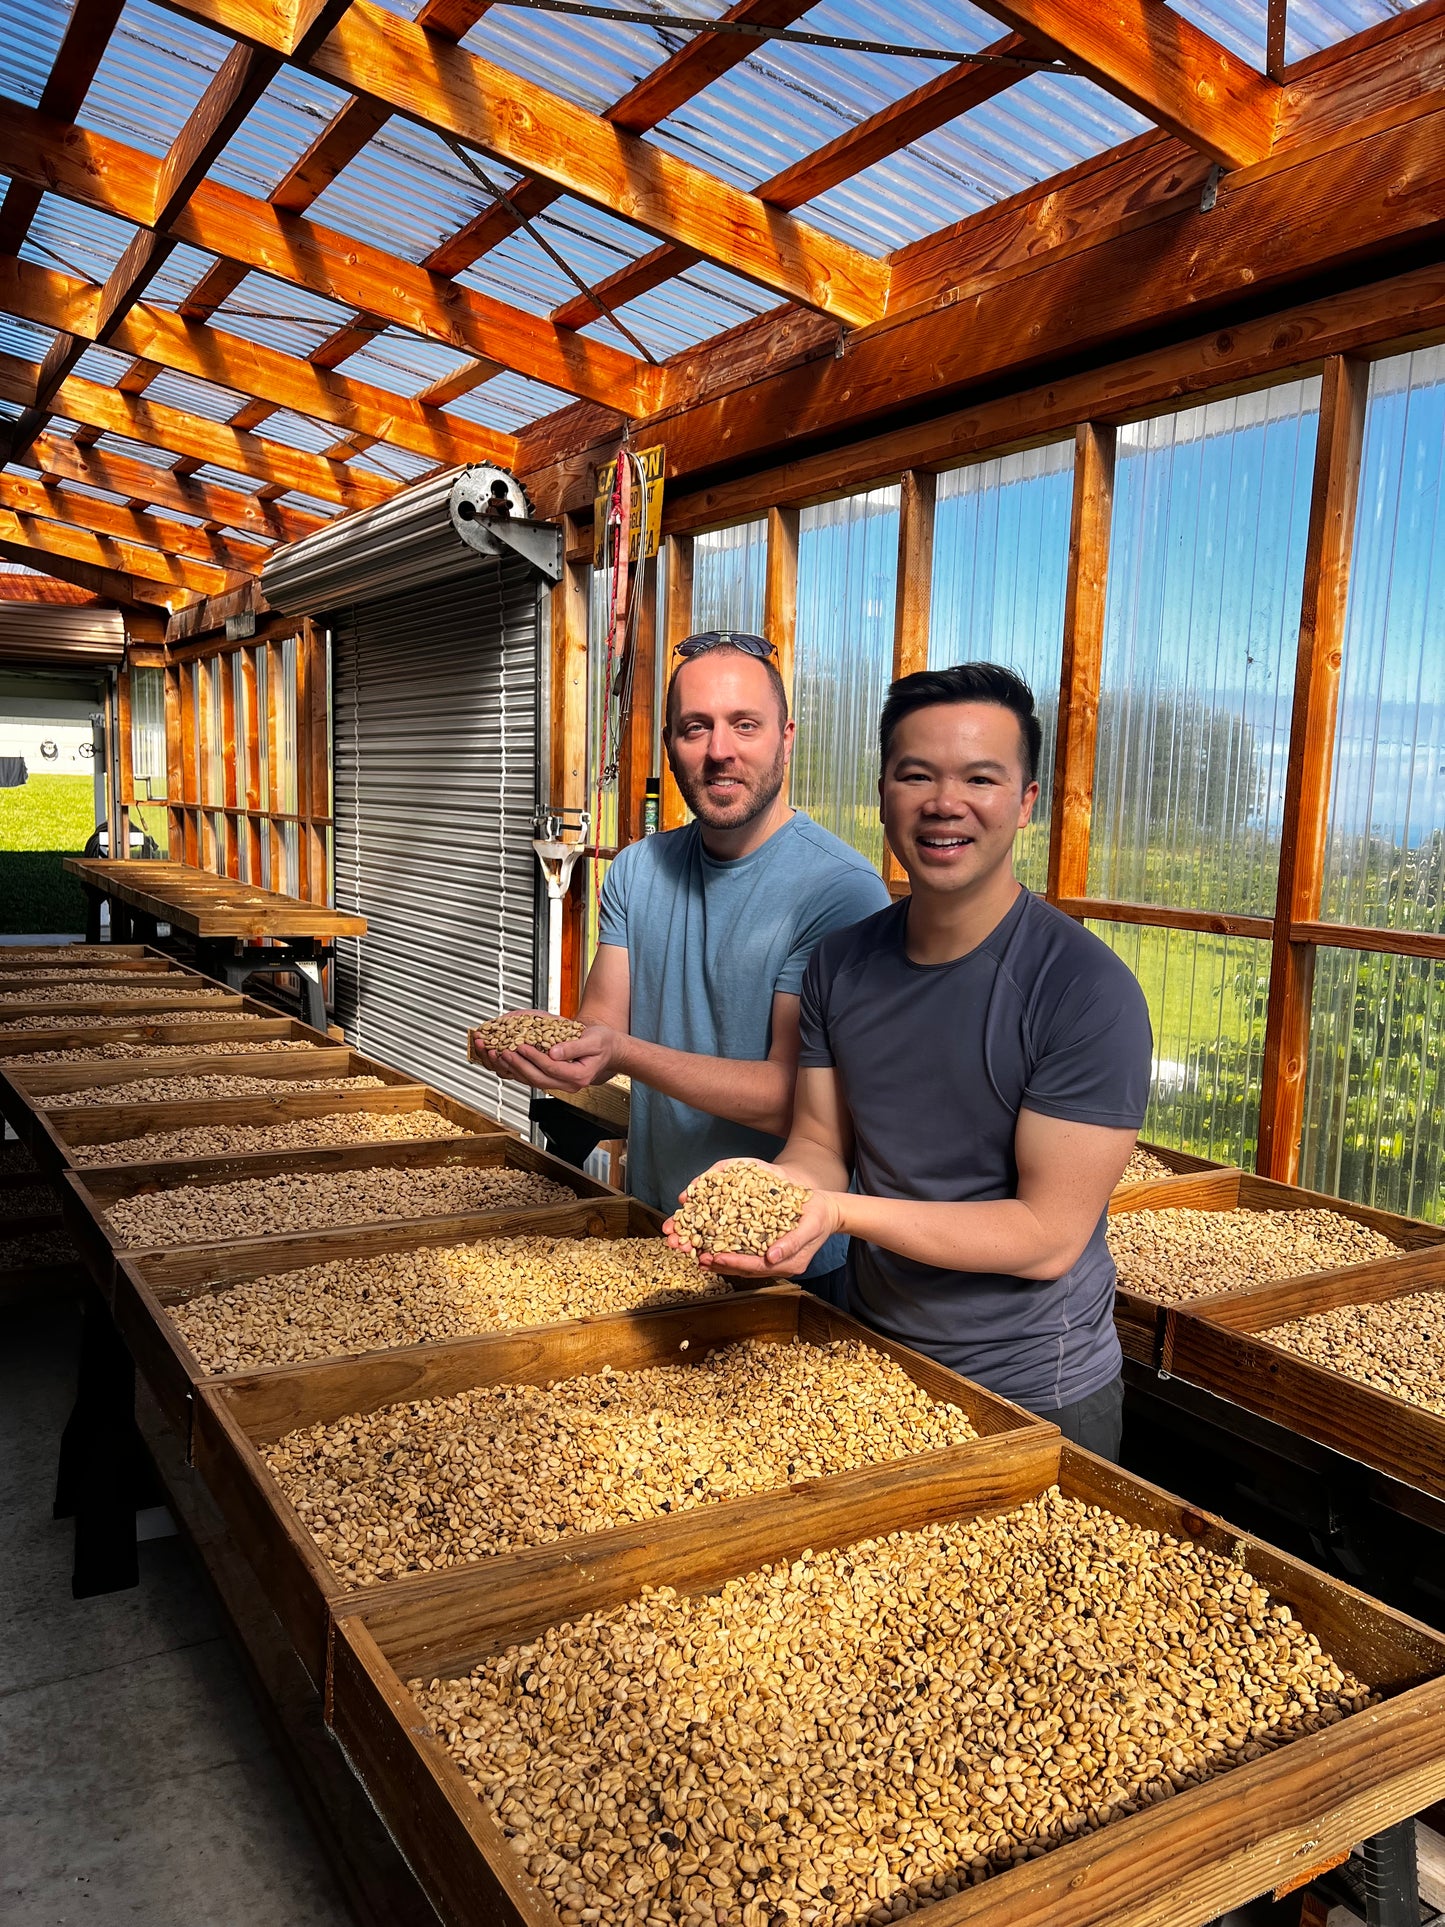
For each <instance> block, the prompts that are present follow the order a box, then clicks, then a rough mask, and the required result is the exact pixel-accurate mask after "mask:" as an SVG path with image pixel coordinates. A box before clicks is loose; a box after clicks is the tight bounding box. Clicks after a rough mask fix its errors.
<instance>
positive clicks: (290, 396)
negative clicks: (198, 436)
mask: <svg viewBox="0 0 1445 1927" xmlns="http://www.w3.org/2000/svg"><path fill="white" fill-rule="evenodd" d="M100 306H101V290H100V289H98V288H96V287H95V286H94V285H93V284H92V283H90V282H86V281H79V280H77V279H75V277H73V276H71V275H66V274H59V273H57V272H55V271H54V270H53V269H50V268H41V267H37V266H35V264H34V263H32V262H29V261H16V260H13V259H12V260H8V261H4V260H0V308H3V309H5V310H6V311H8V312H9V313H10V314H15V315H20V316H23V318H24V319H25V320H27V321H34V322H38V323H40V324H41V325H42V326H44V327H48V328H57V329H62V330H69V331H70V332H71V333H72V335H74V336H76V337H79V338H81V339H83V340H85V341H92V340H96V339H98V338H99V330H100V322H101V315H100V312H99V310H100ZM110 345H111V347H113V348H116V349H119V350H120V351H121V352H122V353H125V354H131V355H136V356H139V357H142V358H143V360H144V362H145V364H146V369H145V373H146V374H147V375H148V374H149V371H150V370H151V369H159V368H171V369H174V370H176V371H177V372H178V373H180V374H185V375H192V376H195V377H197V378H198V379H200V380H202V381H211V382H216V383H219V384H220V386H221V387H223V388H230V389H234V390H235V391H236V392H237V393H238V394H242V395H250V396H253V397H254V398H255V399H256V400H257V401H258V402H259V403H264V404H265V406H264V407H262V408H261V410H260V413H259V414H258V415H257V416H256V417H255V418H254V419H251V420H247V421H244V422H242V421H233V423H232V426H239V427H246V428H254V427H255V426H256V425H257V423H258V422H259V421H261V420H264V418H265V416H266V415H267V414H268V413H269V412H270V411H271V409H272V408H290V409H293V410H295V411H296V412H297V413H298V414H301V415H310V416H312V417H313V418H314V419H316V420H318V421H325V422H332V423H334V424H335V425H336V426H337V427H339V428H343V429H345V430H347V431H348V432H359V433H361V434H364V435H368V436H370V437H372V438H373V439H375V440H376V441H380V442H392V443H395V445H396V446H397V447H399V448H408V449H411V450H412V451H414V452H415V453H416V454H418V455H425V456H427V457H429V458H430V459H431V460H432V461H434V462H445V463H449V464H453V465H454V464H457V463H462V462H499V463H501V464H503V465H506V464H509V463H511V462H512V461H514V460H515V459H516V452H517V451H516V441H515V438H514V437H513V436H510V435H506V434H502V433H500V432H496V431H494V430H492V429H488V428H479V427H477V426H475V425H474V424H473V423H471V422H464V421H461V420H459V419H456V418H454V417H451V416H447V415H444V414H442V413H441V411H440V410H439V409H437V408H435V407H429V406H426V405H423V404H421V403H418V402H415V401H409V400H407V399H406V398H405V397H404V396H400V395H392V394H389V393H388V392H387V391H386V389H384V388H373V387H371V386H370V385H369V384H368V383H366V382H360V381H353V380H351V379H350V378H349V377H347V376H345V375H335V374H331V373H328V372H327V371H326V370H325V369H322V368H313V367H312V366H311V365H310V364H308V363H306V362H303V361H298V360H297V359H296V358H295V357H294V356H291V355H283V354H281V353H279V352H278V351H277V350H276V349H274V348H267V347H264V346H262V345H260V344H259V343H256V342H251V341H247V340H245V339H244V338H243V337H242V336H240V335H231V334H226V333H224V332H222V330H220V329H219V328H212V327H208V326H207V325H206V324H205V323H203V322H199V321H182V320H181V319H180V318H179V317H178V316H177V315H173V314H169V313H167V311H166V310H165V309H163V308H156V307H152V306H150V305H149V304H148V303H141V304H140V305H138V306H137V307H135V308H134V309H132V311H131V312H130V313H129V314H128V315H126V316H125V317H124V319H123V320H121V321H120V322H118V323H117V324H116V325H115V326H113V327H112V329H111V331H110ZM121 387H122V388H123V390H124V392H126V393H131V394H134V393H138V392H140V390H141V389H142V388H143V387H144V381H134V380H127V381H124V382H122V384H121Z"/></svg>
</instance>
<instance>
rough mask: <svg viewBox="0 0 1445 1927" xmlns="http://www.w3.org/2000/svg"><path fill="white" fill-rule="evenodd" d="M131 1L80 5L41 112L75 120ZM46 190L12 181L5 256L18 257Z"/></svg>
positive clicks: (4, 218)
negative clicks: (42, 193)
mask: <svg viewBox="0 0 1445 1927" xmlns="http://www.w3.org/2000/svg"><path fill="white" fill-rule="evenodd" d="M124 5H125V0H75V6H74V7H73V8H72V10H71V15H70V19H69V20H68V21H67V22H66V27H65V38H64V39H63V40H62V41H61V43H60V47H59V49H58V51H57V53H56V56H55V60H54V63H53V64H52V66H51V69H50V72H49V74H48V75H47V76H46V81H45V86H44V87H43V88H42V90H41V94H40V111H41V113H42V114H49V115H51V116H52V117H53V118H54V119H55V120H74V119H75V117H76V115H77V114H78V113H79V112H80V107H81V103H82V101H83V100H84V99H85V96H86V93H87V91H88V90H89V87H90V83H91V81H92V80H93V79H94V78H95V70H96V68H97V67H98V66H99V65H100V63H101V61H102V59H103V58H104V56H105V50H106V48H107V47H108V46H109V44H110V36H111V34H112V33H113V32H114V30H115V23H116V21H117V20H119V18H120V15H121V9H122V7H123V6H124ZM40 195H41V189H40V188H39V187H37V186H36V185H35V184H34V183H33V182H30V181H16V180H12V181H11V182H10V184H9V186H8V187H7V188H6V190H5V199H4V203H3V205H0V253H5V254H16V253H18V252H19V250H20V243H21V242H22V241H23V240H24V239H25V236H26V234H27V233H28V231H29V228H30V223H31V221H32V220H34V218H35V210H36V209H37V208H38V207H39V205H40Z"/></svg>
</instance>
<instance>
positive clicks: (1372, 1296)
mask: <svg viewBox="0 0 1445 1927" xmlns="http://www.w3.org/2000/svg"><path fill="white" fill-rule="evenodd" d="M1430 1288H1433V1289H1434V1290H1436V1291H1445V1250H1442V1249H1440V1248H1439V1247H1436V1248H1435V1249H1433V1250H1431V1249H1427V1250H1423V1251H1421V1252H1419V1253H1418V1254H1415V1255H1414V1256H1412V1257H1411V1258H1410V1259H1409V1260H1407V1261H1406V1262H1404V1263H1402V1264H1399V1265H1396V1266H1393V1267H1389V1268H1387V1267H1381V1266H1376V1265H1355V1266H1352V1267H1351V1268H1350V1269H1349V1270H1348V1271H1324V1272H1315V1273H1314V1274H1312V1275H1311V1276H1310V1277H1307V1278H1282V1279H1278V1280H1274V1281H1272V1282H1270V1283H1268V1284H1262V1285H1256V1286H1254V1287H1253V1288H1252V1289H1251V1290H1249V1291H1240V1292H1234V1293H1232V1294H1229V1295H1227V1296H1220V1297H1216V1298H1196V1299H1195V1300H1194V1301H1193V1303H1192V1304H1190V1305H1189V1306H1188V1307H1187V1309H1185V1310H1183V1311H1180V1310H1175V1311H1173V1312H1171V1314H1170V1316H1169V1320H1168V1324H1167V1328H1166V1331H1165V1337H1164V1365H1165V1368H1166V1370H1168V1371H1169V1372H1170V1373H1171V1374H1172V1376H1174V1377H1175V1378H1182V1379H1184V1380H1186V1381H1187V1382H1188V1383H1189V1384H1191V1385H1198V1386H1201V1387H1202V1388H1203V1389H1204V1390H1205V1391H1207V1392H1213V1393H1214V1394H1215V1395H1216V1397H1219V1398H1224V1399H1228V1400H1229V1401H1230V1402H1231V1403H1232V1404H1234V1405H1241V1406H1243V1407H1244V1409H1245V1410H1246V1411H1249V1412H1255V1413H1257V1414H1258V1415H1259V1417H1261V1418H1265V1419H1269V1420H1271V1421H1272V1422H1273V1423H1274V1424H1276V1425H1282V1426H1284V1427H1285V1428H1286V1429H1287V1430H1289V1431H1291V1432H1295V1433H1298V1434H1299V1435H1301V1436H1302V1437H1304V1438H1307V1439H1314V1440H1315V1441H1316V1443H1317V1444H1320V1445H1327V1446H1329V1447H1330V1449H1331V1450H1332V1451H1335V1452H1340V1453H1343V1454H1344V1456H1345V1457H1346V1458H1351V1459H1355V1460H1357V1461H1358V1462H1359V1463H1360V1464H1361V1465H1368V1466H1373V1467H1374V1469H1375V1470H1376V1471H1377V1472H1383V1473H1384V1474H1385V1475H1386V1477H1387V1478H1391V1479H1398V1480H1400V1481H1401V1482H1402V1483H1403V1484H1405V1485H1412V1486H1415V1487H1417V1488H1418V1489H1419V1490H1420V1491H1422V1492H1428V1493H1430V1494H1431V1495H1432V1496H1433V1497H1434V1498H1437V1499H1445V1417H1442V1416H1441V1415H1440V1414H1439V1413H1438V1412H1428V1411H1426V1410H1425V1409H1424V1407H1423V1406H1419V1405H1412V1404H1411V1403H1410V1401H1409V1400H1408V1399H1403V1398H1396V1397H1395V1396H1394V1394H1393V1393H1390V1392H1381V1391H1377V1390H1376V1389H1375V1388H1374V1387H1373V1386H1371V1385H1364V1384H1362V1383H1361V1382H1360V1380H1359V1379H1357V1378H1350V1377H1348V1376H1347V1375H1346V1374H1345V1373H1344V1372H1335V1371H1331V1370H1330V1369H1329V1367H1328V1366H1325V1365H1317V1364H1314V1363H1313V1362H1312V1361H1311V1360H1309V1359H1307V1358H1301V1357H1299V1356H1298V1354H1297V1353H1295V1352H1291V1351H1286V1350H1285V1349H1284V1347H1283V1346H1281V1345H1276V1344H1273V1343H1271V1341H1270V1340H1269V1339H1268V1338H1266V1337H1264V1336H1263V1334H1264V1333H1265V1332H1266V1331H1267V1330H1268V1329H1269V1328H1270V1327H1271V1326H1272V1325H1284V1324H1288V1323H1289V1322H1290V1321H1291V1320H1292V1319H1295V1318H1307V1317H1308V1316H1309V1315H1310V1313H1311V1312H1318V1311H1333V1310H1334V1308H1335V1307H1336V1306H1337V1305H1373V1304H1380V1303H1381V1302H1383V1301H1384V1300H1386V1299H1390V1298H1403V1297H1405V1296H1406V1295H1407V1294H1408V1293H1410V1292H1414V1291H1423V1290H1427V1289H1430Z"/></svg>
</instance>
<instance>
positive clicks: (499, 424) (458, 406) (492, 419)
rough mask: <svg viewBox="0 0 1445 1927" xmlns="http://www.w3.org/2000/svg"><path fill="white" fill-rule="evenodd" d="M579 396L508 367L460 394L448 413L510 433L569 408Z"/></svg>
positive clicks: (448, 405) (448, 408)
mask: <svg viewBox="0 0 1445 1927" xmlns="http://www.w3.org/2000/svg"><path fill="white" fill-rule="evenodd" d="M576 399H577V397H576V396H575V395H563V394H559V393H558V391H557V390H556V389H555V388H547V387H544V385H543V384H542V383H541V382H540V381H528V379H527V377H526V376H525V375H514V374H512V373H511V371H510V370H508V371H506V372H504V373H503V374H500V375H493V377H492V379H491V380H490V381H488V382H483V384H482V386H481V387H480V388H473V389H471V390H470V391H469V392H468V393H467V394H465V395H460V396H458V398H457V400H456V401H454V402H448V404H447V413H448V414H449V415H460V416H461V417H462V418H463V420H464V421H469V422H476V423H477V424H478V425H479V426H480V427H482V428H504V429H506V430H507V432H508V433H509V434H510V433H513V432H514V431H515V430H517V429H519V428H524V427H525V426H526V424H527V423H528V422H535V421H540V420H541V418H542V417H543V416H544V415H552V414H555V413H556V411H557V410H558V409H559V408H567V407H570V405H571V404H572V403H573V402H574V401H575V400H576Z"/></svg>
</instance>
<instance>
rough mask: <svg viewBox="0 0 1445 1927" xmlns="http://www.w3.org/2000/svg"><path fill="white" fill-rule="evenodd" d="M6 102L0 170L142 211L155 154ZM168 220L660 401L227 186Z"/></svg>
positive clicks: (599, 348)
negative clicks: (146, 152)
mask: <svg viewBox="0 0 1445 1927" xmlns="http://www.w3.org/2000/svg"><path fill="white" fill-rule="evenodd" d="M4 108H5V111H4V113H3V114H0V171H4V172H8V173H10V174H12V175H16V176H18V177H19V178H21V179H23V180H31V181H37V182H39V183H40V184H41V185H43V186H44V187H46V188H47V189H49V190H50V191H51V192H53V193H56V194H60V195H63V196H65V197H66V198H67V199H70V200H76V201H80V202H82V203H84V204H85V205H86V206H89V207H98V208H100V209H102V210H103V211H105V212H107V213H111V214H118V215H119V216H120V217H121V218H122V219H123V220H128V221H134V222H138V223H142V224H143V223H144V222H145V221H146V220H147V219H148V218H149V207H150V204H151V198H152V196H153V194H154V187H155V176H156V171H157V166H158V163H157V162H155V161H154V160H152V159H151V157H150V156H149V155H148V154H143V153H141V152H140V151H139V149H137V148H133V147H127V146H125V145H123V144H122V143H121V142H119V141H113V140H111V139H109V138H108V137H107V136H106V135H103V134H96V133H92V132H91V131H90V130H89V129H88V128H80V127H73V126H69V125H64V124H62V123H59V122H56V121H51V120H48V119H46V118H45V117H44V116H43V115H41V114H39V113H37V112H36V111H35V110H34V109H33V108H28V107H25V106H23V105H21V104H20V103H19V102H15V101H9V100H7V101H5V102H4ZM779 218H780V219H781V218H785V217H781V216H780V217H779ZM171 232H172V235H173V237H174V239H176V240H177V241H186V242H189V243H190V244H191V245H192V246H194V247H198V248H204V249H206V250H207V251H208V252H209V253H212V254H218V255H223V256H225V257H226V258H227V259H229V260H234V261H240V262H244V263H245V265H246V266H247V267H248V268H259V269H260V270H261V271H262V272H263V273H265V274H269V275H271V276H273V277H274V278H275V279H276V280H279V281H288V282H291V283H293V284H294V285H296V286H298V287H304V288H309V289H311V290H312V291H313V292H314V293H316V294H321V295H325V296H327V297H328V298H330V299H331V300H335V301H342V302H345V303H346V304H347V305H348V306H349V307H355V308H360V309H363V310H364V311H366V312H367V313H369V314H376V315H379V316H385V317H386V318H387V319H388V320H389V321H392V322H395V323H397V324H398V325H400V326H401V327H403V328H407V329H410V330H411V332H412V333H414V334H419V335H422V336H425V337H426V338H428V339H430V340H433V341H441V342H444V343H445V344H446V345H447V346H449V347H452V348H459V349H462V350H463V351H465V352H470V353H471V354H473V355H482V356H487V357H490V358H493V359H495V360H498V361H501V362H504V363H505V365H506V366H507V367H509V368H515V369H516V370H517V371H518V372H519V373H521V374H525V375H528V376H530V377H531V379H533V380H534V381H540V382H545V383H547V384H548V385H549V386H551V387H553V388H559V389H561V390H562V391H563V392H564V393H566V394H574V395H579V396H582V397H585V398H586V399H588V400H591V401H598V402H601V403H602V404H603V405H604V406H605V407H609V408H616V409H618V410H619V411H620V412H621V413H624V414H634V415H636V414H645V413H648V412H650V410H651V408H652V407H653V406H655V405H656V404H655V391H656V387H657V377H656V374H655V371H653V370H651V369H648V368H647V367H646V366H645V365H644V364H643V363H642V362H640V361H637V360H636V359H635V358H634V357H633V356H631V355H627V354H623V353H622V352H621V350H619V349H616V348H611V347H609V346H608V345H607V344H606V343H605V342H600V341H591V340H589V339H588V338H587V337H586V336H584V335H578V334H575V333H573V332H572V331H571V330H570V329H566V328H558V327H556V326H554V324H553V323H552V322H551V321H549V320H547V319H546V317H545V316H541V315H533V314H528V313H527V312H526V311H525V310H523V309H520V308H511V307H508V306H507V305H506V303H505V302H501V301H496V300H493V299H492V298H491V297H490V296H488V295H484V294H479V293H477V292H476V291H475V290H473V289H470V288H462V287H458V286H456V285H455V284H454V283H452V282H446V281H442V280H440V279H439V278H438V277H436V276H434V275H431V274H428V273H427V271H426V269H425V268H419V267H415V266H413V264H412V263H411V262H409V261H403V260H401V259H399V258H398V257H397V256H396V255H392V254H388V253H386V252H385V250H383V249H381V248H376V247H372V246H370V245H369V244H368V243H367V242H365V241H362V240H359V239H357V238H355V237H353V236H351V235H343V234H337V233H334V232H333V231H332V230H331V229H329V228H324V227H321V226H319V225H317V224H316V223H315V222H312V221H309V220H306V219H305V218H304V217H302V216H300V215H295V214H283V213H281V212H279V211H278V210H277V209H276V208H273V207H271V206H270V205H269V204H268V203H267V202H265V201H257V200H253V199H252V198H251V197H250V196H249V195H246V194H241V193H238V192H237V191H236V190H235V189H234V188H228V187H222V186H220V185H219V184H217V183H216V182H214V181H203V182H202V183H201V184H200V186H199V187H197V188H196V189H195V191H194V192H193V193H192V195H191V197H190V199H189V201H187V203H186V204H185V206H184V207H182V208H181V209H179V210H178V212H177V213H176V216H175V219H174V221H173V223H172V228H171Z"/></svg>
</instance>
